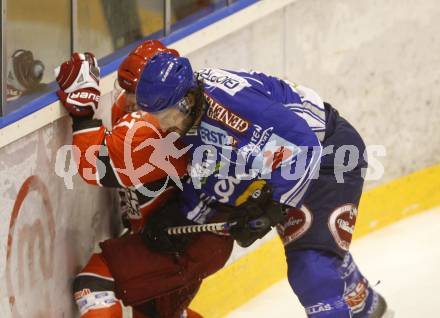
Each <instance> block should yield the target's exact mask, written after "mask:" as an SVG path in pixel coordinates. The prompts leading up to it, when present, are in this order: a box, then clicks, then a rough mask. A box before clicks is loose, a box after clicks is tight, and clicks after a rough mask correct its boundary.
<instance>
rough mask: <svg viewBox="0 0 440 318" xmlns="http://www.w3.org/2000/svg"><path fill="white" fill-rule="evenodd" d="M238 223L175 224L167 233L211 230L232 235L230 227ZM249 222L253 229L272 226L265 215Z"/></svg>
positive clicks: (176, 233) (190, 232)
mask: <svg viewBox="0 0 440 318" xmlns="http://www.w3.org/2000/svg"><path fill="white" fill-rule="evenodd" d="M236 224H237V222H232V223H229V222H220V223H207V224H194V225H182V226H173V227H169V228H167V233H168V234H169V235H182V234H192V233H205V232H211V233H214V234H218V235H230V234H229V229H230V228H231V226H234V225H236ZM248 224H249V226H250V227H251V228H252V229H254V230H259V229H262V228H265V227H268V226H270V220H269V219H268V218H267V217H264V216H263V217H259V218H257V219H254V220H251V221H249V223H248Z"/></svg>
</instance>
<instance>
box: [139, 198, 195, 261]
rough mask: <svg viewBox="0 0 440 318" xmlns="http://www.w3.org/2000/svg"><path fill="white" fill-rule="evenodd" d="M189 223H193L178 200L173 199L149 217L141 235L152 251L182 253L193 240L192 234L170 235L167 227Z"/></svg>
mask: <svg viewBox="0 0 440 318" xmlns="http://www.w3.org/2000/svg"><path fill="white" fill-rule="evenodd" d="M189 224H192V223H191V222H190V221H189V220H188V219H186V218H185V216H183V215H182V213H181V212H180V211H179V205H178V201H177V200H171V201H168V202H167V203H166V204H165V205H164V206H163V207H162V208H159V209H158V210H157V211H155V212H154V213H153V214H152V215H151V216H150V217H149V218H148V220H147V222H146V223H145V226H144V228H143V229H142V231H141V237H142V240H143V241H144V243H145V244H146V245H147V246H148V247H149V248H150V249H151V250H152V251H156V252H165V253H173V254H176V253H177V254H181V253H183V252H184V250H185V248H186V247H187V246H188V244H189V243H190V242H191V236H190V235H177V236H173V235H169V234H168V233H167V232H166V229H167V228H168V227H172V226H179V225H189Z"/></svg>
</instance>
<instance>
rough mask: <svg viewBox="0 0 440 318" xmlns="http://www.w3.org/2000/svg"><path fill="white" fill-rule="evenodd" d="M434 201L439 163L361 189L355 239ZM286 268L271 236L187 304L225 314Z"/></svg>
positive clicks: (212, 316) (439, 196)
mask: <svg viewBox="0 0 440 318" xmlns="http://www.w3.org/2000/svg"><path fill="white" fill-rule="evenodd" d="M439 205H440V164H438V165H435V166H433V167H430V168H426V169H423V170H420V171H418V172H415V173H413V174H411V175H408V176H405V177H401V178H398V179H396V180H393V181H391V182H389V183H387V184H385V185H382V186H378V187H376V188H374V189H372V190H369V191H366V192H365V193H364V194H363V195H362V200H361V203H360V207H359V211H360V213H359V218H358V220H357V224H356V230H355V233H354V238H355V239H356V238H359V237H361V236H364V235H366V234H368V233H370V232H372V231H375V230H378V229H380V228H383V227H384V226H387V225H389V224H392V223H394V222H397V221H399V220H401V219H403V218H405V217H408V216H411V215H414V214H417V213H420V212H423V211H425V210H428V209H431V208H434V207H436V206H439ZM367 211H368V212H367ZM286 272H287V267H286V262H285V256H284V249H283V246H282V244H281V241H280V240H279V239H278V238H277V237H276V238H274V239H273V240H271V241H269V242H267V243H266V244H264V245H262V246H261V247H259V248H258V249H257V250H255V251H253V252H251V253H250V254H247V255H245V256H243V257H242V258H240V259H239V260H237V261H236V262H234V263H232V264H231V265H229V266H227V267H226V268H224V269H222V270H221V271H219V272H218V273H216V274H215V275H213V276H211V277H208V278H206V279H205V280H204V282H203V284H202V287H201V289H200V291H199V293H198V294H197V297H196V298H195V299H194V301H193V302H192V304H191V306H190V307H191V308H193V309H194V310H196V311H197V312H199V313H200V314H202V315H203V316H204V317H205V318H221V317H224V316H225V315H227V314H228V313H230V312H231V311H233V310H234V309H236V308H238V307H239V306H241V305H242V304H244V303H246V302H247V301H249V300H250V299H252V298H253V297H255V296H256V295H258V294H259V293H261V292H262V291H263V290H265V289H267V288H268V287H270V286H272V285H273V284H275V283H277V282H278V281H280V280H282V279H284V278H286Z"/></svg>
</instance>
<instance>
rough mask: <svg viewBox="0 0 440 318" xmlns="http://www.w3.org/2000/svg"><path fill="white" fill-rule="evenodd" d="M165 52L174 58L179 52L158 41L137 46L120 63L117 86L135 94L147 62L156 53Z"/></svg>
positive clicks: (150, 41) (149, 41)
mask: <svg viewBox="0 0 440 318" xmlns="http://www.w3.org/2000/svg"><path fill="white" fill-rule="evenodd" d="M159 52H165V53H170V54H173V55H175V56H180V55H179V52H177V51H176V50H173V49H168V48H167V47H166V46H165V45H163V44H162V43H161V42H160V41H158V40H148V41H145V42H143V43H142V44H140V45H139V46H137V47H136V48H135V49H134V50H133V51H131V52H130V54H128V56H127V58H126V59H125V60H124V61H122V63H121V65H120V66H119V69H118V82H119V86H121V87H122V88H123V89H125V90H126V91H127V92H129V93H133V94H134V93H135V90H136V85H137V82H138V80H139V77H140V75H141V72H142V70H143V68H144V66H145V64H147V62H148V61H149V60H150V59H151V58H152V57H153V56H154V55H156V54H157V53H159Z"/></svg>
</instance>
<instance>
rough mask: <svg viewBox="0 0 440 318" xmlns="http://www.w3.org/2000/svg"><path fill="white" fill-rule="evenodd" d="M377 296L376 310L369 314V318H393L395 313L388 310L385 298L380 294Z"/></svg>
mask: <svg viewBox="0 0 440 318" xmlns="http://www.w3.org/2000/svg"><path fill="white" fill-rule="evenodd" d="M376 295H377V305H376V306H374V310H373V311H372V312H371V313H369V315H368V318H393V317H394V312H393V311H391V310H390V309H388V305H387V302H386V301H385V298H383V297H382V295H380V294H376Z"/></svg>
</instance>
